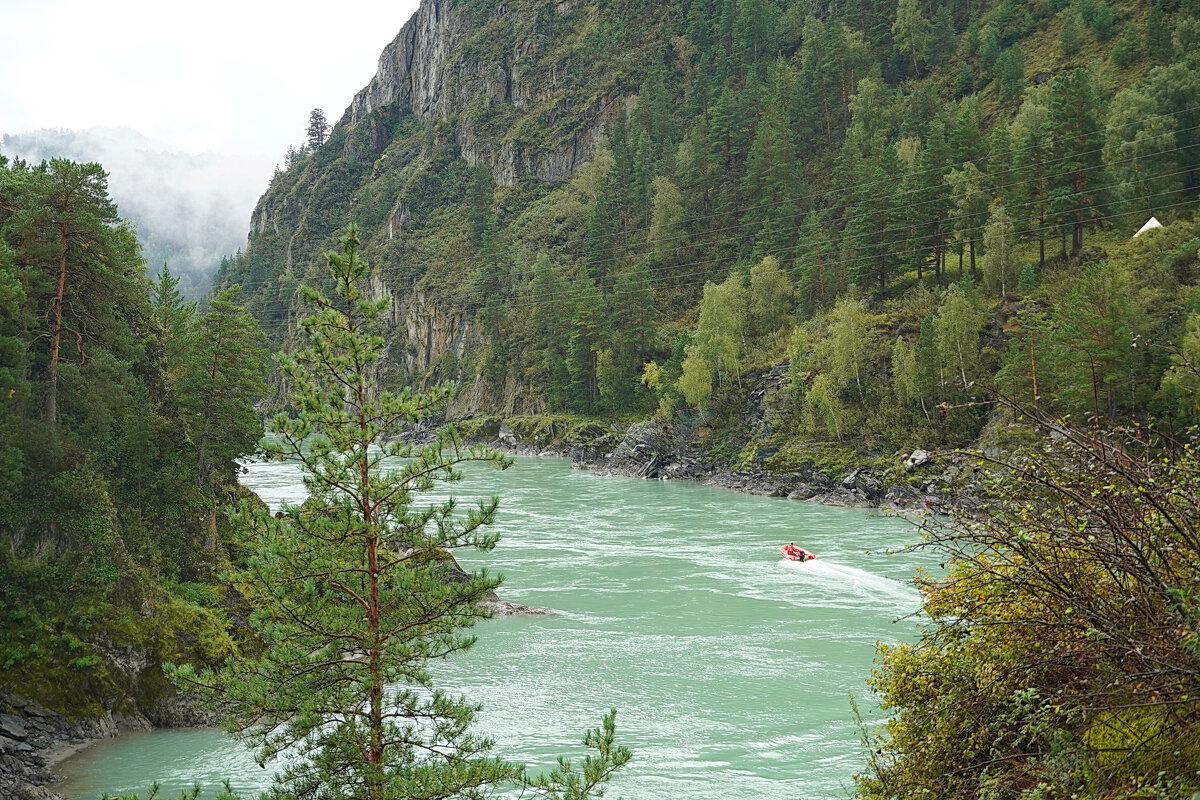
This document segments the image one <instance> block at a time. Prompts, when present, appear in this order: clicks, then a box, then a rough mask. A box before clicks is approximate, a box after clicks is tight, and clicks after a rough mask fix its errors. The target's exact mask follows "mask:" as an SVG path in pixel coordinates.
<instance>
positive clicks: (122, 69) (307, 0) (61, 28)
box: [0, 0, 418, 185]
mask: <svg viewBox="0 0 1200 800" xmlns="http://www.w3.org/2000/svg"><path fill="white" fill-rule="evenodd" d="M417 5H418V0H346V1H344V2H336V1H335V2H314V0H201V1H200V2H197V0H190V2H180V0H0V135H2V134H5V133H10V134H16V133H22V132H26V131H32V130H37V129H41V128H69V129H73V130H82V129H85V128H90V127H92V126H96V125H103V126H114V127H116V126H127V127H130V128H133V129H134V130H137V131H139V132H141V133H143V134H145V135H147V136H150V137H152V138H155V139H161V140H163V141H165V142H167V143H168V144H171V145H174V146H175V147H178V148H180V149H181V150H185V151H188V152H197V153H199V152H205V151H212V152H217V153H227V154H232V155H241V156H251V157H253V158H254V159H255V161H259V160H260V159H261V163H263V164H265V165H266V166H265V167H264V169H266V170H269V169H270V168H271V166H272V165H274V164H275V163H276V162H282V161H283V155H284V151H285V150H286V149H287V146H288V145H289V144H296V145H299V144H300V143H301V142H302V141H303V139H304V129H305V127H306V126H307V124H308V115H309V112H310V111H311V110H312V109H313V108H321V109H324V111H325V115H326V117H327V118H328V119H329V121H330V123H331V124H332V123H334V122H336V121H337V120H338V119H340V118H341V116H342V112H343V111H345V109H346V107H347V106H348V105H349V104H350V101H351V99H353V97H354V94H355V93H356V92H357V91H358V90H359V89H361V88H363V87H364V86H366V85H367V83H368V82H370V80H371V77H372V76H373V75H374V74H375V67H376V63H377V61H378V59H379V54H380V52H381V51H382V50H383V48H384V46H385V45H387V44H388V42H390V41H392V39H394V38H395V37H396V34H397V33H399V31H400V28H401V26H402V25H403V24H404V23H405V22H407V21H408V19H409V17H411V16H412V14H413V12H415V11H416V9H417ZM268 176H269V172H266V173H265V174H264V181H265V178H266V177H268ZM264 185H265V184H264Z"/></svg>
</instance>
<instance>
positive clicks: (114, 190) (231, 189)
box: [0, 127, 268, 298]
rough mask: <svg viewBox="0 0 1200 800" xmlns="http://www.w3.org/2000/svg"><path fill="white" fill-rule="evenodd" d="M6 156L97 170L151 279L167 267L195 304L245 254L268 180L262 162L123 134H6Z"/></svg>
mask: <svg viewBox="0 0 1200 800" xmlns="http://www.w3.org/2000/svg"><path fill="white" fill-rule="evenodd" d="M0 152H2V153H3V154H5V155H7V156H10V157H18V158H23V159H26V160H29V161H34V162H37V161H41V160H42V159H48V158H53V157H63V158H70V159H72V160H75V161H97V162H99V163H100V164H101V165H102V166H103V167H104V169H105V170H106V171H107V172H108V174H109V178H108V184H109V191H110V193H111V194H112V197H113V199H114V200H115V201H116V203H117V206H118V208H119V211H120V214H121V216H122V217H124V218H125V219H127V220H129V221H130V222H131V223H132V224H133V225H134V227H135V228H136V229H137V233H138V239H139V241H140V242H141V243H142V248H143V252H144V255H145V257H146V264H147V266H148V268H149V271H150V272H151V273H157V272H158V271H159V270H160V269H161V268H162V265H163V264H164V263H165V264H167V265H169V266H170V268H171V271H172V272H173V273H175V274H177V275H179V276H180V277H181V282H180V288H181V289H182V290H183V291H184V292H185V293H186V294H187V295H188V296H189V297H194V298H198V297H203V296H204V295H206V294H207V293H208V291H209V289H210V288H211V285H212V278H213V275H214V274H215V273H216V271H217V268H218V267H219V266H220V263H221V258H222V256H227V255H231V254H233V253H235V252H236V251H238V250H241V249H243V248H244V247H245V243H246V228H247V222H248V221H249V219H250V212H251V210H252V209H253V208H254V203H255V201H256V200H257V199H258V196H259V195H260V194H261V193H262V191H263V187H264V186H265V183H266V179H267V177H268V174H267V169H268V167H267V165H264V164H263V163H261V160H260V159H257V158H251V157H246V156H231V155H225V154H221V153H187V152H183V151H181V150H178V149H175V148H174V147H172V146H171V145H168V144H166V143H164V142H160V141H155V140H153V139H150V138H148V137H146V136H143V135H142V134H140V133H138V132H137V131H134V130H132V129H130V128H124V127H121V128H106V127H95V128H88V129H87V130H82V131H70V130H52V129H46V130H39V131H33V132H27V133H21V134H17V135H8V134H6V135H5V136H4V137H3V140H2V142H0Z"/></svg>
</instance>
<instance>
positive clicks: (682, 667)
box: [59, 459, 928, 800]
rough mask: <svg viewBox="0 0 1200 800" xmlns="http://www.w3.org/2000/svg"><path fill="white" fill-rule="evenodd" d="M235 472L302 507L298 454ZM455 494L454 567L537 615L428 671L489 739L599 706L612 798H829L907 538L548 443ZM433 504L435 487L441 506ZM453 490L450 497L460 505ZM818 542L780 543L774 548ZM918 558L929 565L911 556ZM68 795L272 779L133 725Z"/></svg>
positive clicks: (498, 625) (877, 521) (563, 747)
mask: <svg viewBox="0 0 1200 800" xmlns="http://www.w3.org/2000/svg"><path fill="white" fill-rule="evenodd" d="M247 469H248V470H249V471H248V473H247V474H245V475H244V476H243V479H244V482H245V483H246V484H247V485H248V486H250V487H251V488H253V489H255V490H256V491H258V492H259V494H260V495H261V496H262V497H263V498H264V499H265V500H266V501H267V502H268V503H269V504H271V505H272V507H273V508H274V507H278V505H279V504H280V503H281V502H284V501H289V502H299V501H300V500H302V499H303V486H302V485H301V484H300V481H299V476H298V474H297V473H296V471H295V469H294V467H292V466H290V465H286V464H251V465H248V467H247ZM453 493H454V494H455V495H456V496H458V497H459V498H462V499H463V500H467V499H470V498H475V497H490V496H492V495H493V494H496V495H500V497H501V513H500V516H499V521H498V522H497V525H496V527H497V528H498V529H499V531H500V532H501V533H502V535H503V538H502V540H501V543H500V545H499V547H498V548H497V549H496V550H495V552H493V553H490V554H477V553H467V554H461V555H460V560H461V561H462V562H463V563H464V565H465V566H468V567H481V566H485V565H486V566H487V567H488V568H489V569H490V570H492V571H498V572H500V573H501V574H503V575H504V576H505V584H504V586H503V587H502V589H501V593H502V594H503V595H504V596H505V597H506V598H507V599H510V600H514V601H516V602H520V603H525V604H527V605H532V606H538V607H542V608H549V609H553V610H554V611H555V612H556V614H555V615H554V616H550V617H538V618H510V619H496V620H491V621H489V622H486V623H483V624H482V625H481V626H480V627H479V628H478V629H477V632H478V634H479V641H478V643H477V645H476V646H475V648H474V649H473V650H471V651H470V652H468V653H466V654H464V655H462V656H459V657H457V658H455V659H454V660H452V661H450V662H448V663H446V664H443V665H441V666H440V667H439V668H438V669H436V670H435V674H437V675H438V676H439V678H440V680H441V682H442V685H443V686H444V687H447V688H450V689H451V690H456V691H461V692H462V693H463V694H465V695H467V696H468V697H470V698H472V699H473V700H477V701H479V702H482V703H483V704H484V706H485V709H484V711H483V712H482V714H481V715H480V728H481V729H482V730H483V731H484V732H486V733H488V734H490V735H492V736H493V737H494V738H495V739H496V742H497V747H498V750H499V752H501V753H502V754H504V755H505V756H507V757H510V758H514V759H517V760H520V761H522V762H524V763H527V764H530V765H535V766H549V765H552V764H553V763H554V760H555V758H557V757H558V756H559V755H568V756H577V755H581V748H580V745H579V741H580V738H581V737H582V735H583V732H584V730H585V729H587V728H589V727H594V726H595V725H596V724H597V723H598V722H599V720H600V717H601V715H602V714H603V712H604V711H605V710H607V709H608V708H610V707H615V708H617V709H618V714H617V726H618V731H619V733H620V736H621V738H622V739H623V741H624V743H625V744H627V745H628V746H630V747H631V748H632V749H633V751H634V761H633V762H632V763H631V764H630V765H629V766H628V767H627V768H626V769H625V771H624V772H623V773H622V774H621V776H620V778H619V779H618V780H617V782H616V783H614V785H613V786H612V788H611V789H610V790H609V792H608V794H609V796H612V797H623V798H625V800H677V799H678V798H683V797H686V798H689V800H751V798H753V799H754V800H786V799H787V798H794V797H804V798H820V797H844V796H847V795H848V794H849V786H850V784H851V776H852V775H853V773H854V772H855V771H856V770H858V769H860V768H861V765H862V756H861V754H860V752H859V747H860V745H859V738H858V731H857V729H856V727H855V723H854V721H853V719H852V718H851V713H850V704H849V694H850V693H851V692H853V693H854V694H855V695H856V697H857V698H858V699H859V701H860V705H863V706H865V707H868V708H869V707H870V701H869V696H868V693H867V689H866V686H865V684H864V680H865V678H866V676H867V674H868V672H869V671H870V668H871V663H872V659H873V656H874V649H875V643H876V641H878V640H880V639H883V640H894V639H895V638H897V637H900V636H904V637H908V636H911V635H912V632H913V629H914V628H913V625H914V623H913V622H912V621H911V620H906V621H904V622H901V623H899V624H894V622H893V621H894V620H896V619H898V618H903V617H905V616H906V615H909V614H911V613H912V612H913V611H915V610H916V609H917V608H918V606H919V596H918V594H917V592H916V590H915V589H914V588H913V586H912V584H911V578H912V575H913V573H914V570H915V569H916V567H917V566H918V564H920V563H922V562H921V557H920V556H918V555H914V554H911V553H903V554H899V555H892V556H889V555H886V554H885V551H887V550H888V549H889V548H891V549H894V548H897V547H899V546H901V545H902V544H905V543H907V542H908V541H909V540H911V539H912V538H913V537H914V536H915V535H916V534H915V529H914V528H913V526H911V525H909V524H908V523H905V522H903V521H900V520H896V519H891V518H881V517H877V516H871V515H868V514H866V513H864V512H862V511H857V510H849V509H835V508H824V507H820V506H815V505H809V504H806V503H796V502H789V501H786V500H779V499H769V498H760V497H750V496H746V495H739V494H735V493H733V492H728V491H723V490H719V489H708V488H704V487H698V486H692V485H688V484H678V483H663V482H659V481H638V480H632V479H621V478H599V477H596V476H594V475H591V474H589V473H586V472H580V471H573V470H571V469H570V466H569V464H568V463H567V462H566V461H563V460H559V459H518V461H517V464H516V466H514V467H513V468H512V469H510V470H508V471H506V472H499V471H497V470H494V469H482V468H481V469H471V470H468V477H467V480H466V481H465V482H464V483H462V484H459V485H457V486H455V487H454V492H453ZM436 499H438V498H434V500H435V501H436ZM465 506H466V503H465V502H464V503H463V504H462V507H465ZM788 541H794V542H796V543H797V544H799V545H802V546H804V547H807V548H809V549H811V550H813V551H814V552H816V553H818V556H819V557H818V558H817V559H816V560H814V561H808V562H805V563H803V564H801V563H797V562H790V561H784V560H782V559H780V557H779V545H780V543H781V542H788ZM926 566H928V564H926ZM60 771H61V773H62V774H64V775H69V780H68V781H67V782H66V783H64V784H62V785H61V786H60V788H59V791H61V792H63V793H64V795H65V796H66V797H68V798H69V799H70V800H83V798H94V797H96V796H98V794H99V793H100V792H101V791H107V792H109V793H116V792H122V791H131V790H142V791H144V790H145V788H146V786H147V785H148V784H149V782H150V781H151V780H154V779H158V780H160V781H161V782H162V784H163V788H164V792H163V795H162V796H163V797H164V799H165V800H173V795H174V794H176V793H177V791H178V790H179V789H182V788H187V787H188V786H190V785H191V783H192V782H193V781H194V780H201V781H202V782H203V783H205V784H206V785H213V786H215V785H217V784H218V782H219V779H220V778H222V777H228V778H229V779H230V780H231V782H232V783H233V785H234V787H235V788H238V789H241V790H243V791H246V792H249V793H253V792H255V791H257V790H260V789H263V788H265V787H266V786H268V785H269V783H270V770H262V769H260V768H259V767H258V766H257V765H255V764H254V763H253V761H252V759H251V758H250V757H249V755H248V754H247V753H246V752H245V751H244V750H243V749H241V746H240V745H238V744H237V743H234V742H231V741H230V740H228V739H226V738H225V737H224V736H223V735H221V734H220V733H218V732H214V731H170V732H157V733H151V734H140V735H137V736H136V737H135V736H129V737H123V738H122V739H120V740H118V741H116V742H111V743H107V744H105V745H101V746H98V747H97V748H94V749H92V750H89V751H85V752H84V753H83V754H81V755H79V756H77V757H75V758H73V759H71V760H70V761H69V762H64V764H63V765H62V768H61V770H60Z"/></svg>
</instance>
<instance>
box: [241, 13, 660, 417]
mask: <svg viewBox="0 0 1200 800" xmlns="http://www.w3.org/2000/svg"><path fill="white" fill-rule="evenodd" d="M623 5H625V4H622V3H618V4H616V5H615V6H614V5H613V4H611V3H610V4H605V3H600V2H596V0H564V1H563V2H557V3H535V2H528V1H526V2H505V3H499V2H494V1H493V0H424V2H422V3H421V6H420V8H419V9H418V11H417V12H416V14H415V15H414V16H413V17H412V18H411V19H410V20H409V21H408V23H407V24H406V25H405V26H404V27H403V28H402V29H401V31H400V32H399V34H398V35H397V36H396V38H395V39H394V40H393V41H392V43H391V44H389V45H388V46H387V47H386V48H385V50H384V51H383V53H382V54H381V56H380V59H379V66H378V70H377V72H376V74H375V76H374V77H373V78H372V79H371V81H370V83H369V84H368V85H367V86H366V87H364V88H363V89H362V90H361V91H360V92H359V93H358V94H357V95H356V96H355V97H354V98H353V100H352V101H351V102H350V104H349V106H348V107H347V109H346V111H345V113H344V114H343V115H342V117H341V119H340V120H339V122H338V123H337V125H336V126H335V127H334V130H333V132H332V134H331V136H330V137H329V140H328V141H327V142H325V143H324V144H322V145H321V146H320V147H317V148H305V149H304V150H303V151H301V153H300V154H299V155H298V156H296V157H295V158H294V159H293V160H292V161H291V163H290V164H289V165H288V169H287V170H286V171H284V172H281V173H279V174H277V175H276V176H275V178H274V180H273V181H272V184H271V186H270V188H269V189H268V191H267V193H266V194H265V195H264V196H263V197H262V199H261V200H260V202H259V203H258V206H257V208H256V209H255V212H254V216H253V220H252V230H251V233H250V237H249V242H248V246H247V249H246V251H245V253H243V254H241V255H239V256H238V257H237V258H235V259H233V260H232V262H230V263H229V264H227V265H226V267H225V268H224V269H223V271H222V274H221V275H220V276H219V277H218V285H219V286H220V285H229V284H232V283H240V284H242V285H243V286H244V287H246V289H247V295H246V297H245V300H246V303H247V307H248V308H249V309H250V310H251V311H252V312H253V313H254V314H255V315H256V316H257V317H258V319H259V321H260V322H261V323H262V324H263V326H264V328H266V329H267V331H268V333H269V334H270V335H271V336H272V338H273V339H274V340H275V344H277V345H278V346H282V347H287V346H289V345H290V344H291V343H292V342H293V340H294V337H295V335H296V332H297V324H296V323H297V320H298V319H299V318H300V317H301V316H302V315H303V314H304V313H305V311H304V309H303V308H302V307H301V304H300V302H299V294H298V292H297V291H296V286H297V285H298V284H299V283H301V282H303V283H307V284H310V285H318V286H319V285H321V284H322V281H323V280H324V277H325V270H324V258H323V253H324V252H325V251H327V250H329V249H332V248H335V247H336V246H337V238H338V236H340V235H341V233H342V232H343V231H344V230H345V226H346V225H347V223H350V222H353V223H355V224H356V225H357V226H358V229H359V235H360V237H361V238H362V240H363V242H364V249H363V252H364V255H365V256H366V257H367V258H368V260H369V261H370V263H371V265H372V267H373V268H374V269H373V276H374V277H373V279H372V284H371V291H372V293H373V294H374V295H375V296H377V297H382V296H385V295H391V296H392V297H393V298H395V302H394V304H393V307H392V310H391V312H390V313H389V317H388V325H389V331H388V338H389V341H390V342H391V345H392V346H391V348H390V351H389V358H388V365H387V369H389V370H391V371H392V372H393V373H396V374H398V375H399V376H400V377H401V378H407V377H412V378H414V379H417V380H445V379H461V378H464V377H467V376H466V374H465V372H466V370H465V369H464V362H465V361H467V360H470V359H475V361H477V362H478V360H479V359H481V358H484V357H485V355H484V354H482V353H481V352H480V347H479V345H480V342H481V341H482V338H483V337H482V332H481V328H480V324H479V311H480V310H481V307H482V306H483V305H485V303H486V301H487V300H488V299H489V297H488V295H494V296H495V297H496V298H497V299H500V300H503V299H504V298H505V297H507V296H509V295H510V294H511V293H512V292H513V291H518V290H519V288H520V286H521V284H522V283H524V282H526V281H527V280H528V275H527V274H521V273H520V272H519V271H517V270H513V269H511V268H509V267H507V266H499V267H495V269H496V271H497V272H498V273H500V275H499V278H498V279H494V280H492V282H491V283H490V284H488V283H487V282H486V280H485V278H484V276H483V275H482V273H484V272H485V271H486V270H487V269H488V268H489V267H488V266H486V265H487V264H488V262H491V263H492V264H493V265H495V264H496V263H497V262H511V261H513V260H516V259H517V258H525V259H528V258H529V254H530V253H533V252H537V251H540V250H542V249H544V247H545V246H546V244H547V235H548V231H547V230H546V229H547V228H548V227H549V225H548V224H544V223H542V222H538V223H536V224H535V223H533V222H532V221H529V220H525V221H523V222H524V224H523V225H522V227H523V228H524V230H525V231H526V232H527V233H528V235H527V236H525V237H524V238H525V241H520V242H517V241H514V239H513V237H511V236H505V237H501V236H499V235H498V231H500V230H501V229H502V228H505V227H508V228H510V229H511V228H512V226H513V225H514V224H517V223H521V222H522V217H527V216H528V215H529V213H530V208H531V203H536V202H537V201H538V200H539V199H542V198H546V196H547V195H548V193H549V194H552V193H553V192H555V191H556V190H558V189H559V187H562V186H563V185H564V184H566V183H568V182H569V181H570V180H571V179H572V177H573V176H576V175H577V174H578V173H579V171H580V169H581V167H582V166H583V165H585V164H587V163H588V162H590V161H591V160H593V159H594V157H595V156H596V153H597V148H598V147H600V146H602V143H603V142H604V133H605V130H606V127H607V126H609V125H610V123H611V122H612V121H613V120H614V119H615V118H616V117H617V116H618V115H619V114H621V113H623V112H624V111H625V110H627V109H628V108H630V107H632V106H631V102H632V101H631V100H630V98H631V97H632V96H633V95H634V93H635V90H636V86H637V79H638V77H639V76H640V75H641V74H642V73H644V71H645V69H646V65H647V64H648V63H649V62H650V60H651V54H653V53H655V52H656V50H657V49H659V48H660V47H661V41H660V39H661V33H662V29H663V24H664V18H665V16H666V13H665V10H663V9H658V8H655V7H654V6H653V5H652V4H651V5H649V7H646V8H641V6H646V5H647V4H644V3H639V4H636V5H637V6H638V8H636V9H634V10H633V11H629V12H625V13H624V15H623V11H622V8H621V6H623ZM631 8H632V6H631ZM614 15H615V16H614ZM656 42H657V44H656ZM535 210H536V209H535ZM537 213H539V214H548V215H549V216H556V215H557V216H559V217H561V213H560V212H558V211H557V210H551V209H541V210H538V212H537ZM530 232H531V233H530ZM502 238H503V241H501V239H502ZM514 273H516V274H514ZM495 393H496V392H494V391H493V394H495ZM520 393H521V392H520V389H519V387H518V388H516V389H514V390H513V391H512V392H509V395H510V400H511V397H513V396H516V395H519V394H520ZM501 394H503V392H501ZM480 402H485V400H484V399H482V396H481V400H480ZM510 405H511V403H510ZM526 410H527V409H526Z"/></svg>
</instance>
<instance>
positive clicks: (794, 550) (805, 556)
mask: <svg viewBox="0 0 1200 800" xmlns="http://www.w3.org/2000/svg"><path fill="white" fill-rule="evenodd" d="M779 552H780V553H783V557H784V558H786V559H787V560H788V561H808V560H809V559H812V558H816V556H815V555H813V554H812V553H810V552H808V551H807V550H805V549H804V548H803V547H796V545H794V544H792V543H791V542H788V543H787V544H785V545H784V546H783V547H781V548H779Z"/></svg>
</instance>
